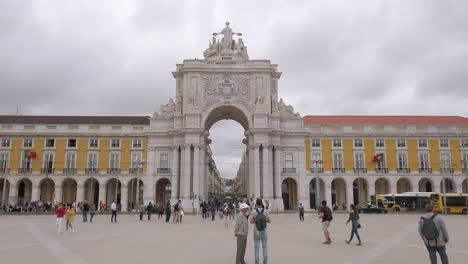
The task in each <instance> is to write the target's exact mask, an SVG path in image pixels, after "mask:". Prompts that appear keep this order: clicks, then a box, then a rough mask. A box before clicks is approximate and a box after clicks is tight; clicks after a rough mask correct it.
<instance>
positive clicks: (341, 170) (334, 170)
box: [332, 168, 346, 173]
mask: <svg viewBox="0 0 468 264" xmlns="http://www.w3.org/2000/svg"><path fill="white" fill-rule="evenodd" d="M332 172H333V173H345V172H346V170H345V168H333V169H332Z"/></svg>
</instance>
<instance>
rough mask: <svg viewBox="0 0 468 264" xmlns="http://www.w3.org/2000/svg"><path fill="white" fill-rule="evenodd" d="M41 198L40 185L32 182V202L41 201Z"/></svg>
mask: <svg viewBox="0 0 468 264" xmlns="http://www.w3.org/2000/svg"><path fill="white" fill-rule="evenodd" d="M40 196H41V189H40V188H39V185H37V184H35V183H34V182H32V185H31V201H39V199H40ZM0 198H1V197H0Z"/></svg>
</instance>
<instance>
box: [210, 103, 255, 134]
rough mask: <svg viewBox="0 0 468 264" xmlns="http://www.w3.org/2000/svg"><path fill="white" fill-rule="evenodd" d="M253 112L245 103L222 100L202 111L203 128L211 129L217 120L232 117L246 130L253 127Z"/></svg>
mask: <svg viewBox="0 0 468 264" xmlns="http://www.w3.org/2000/svg"><path fill="white" fill-rule="evenodd" d="M251 116H252V113H251V112H250V111H249V110H248V109H247V108H245V107H244V106H243V105H241V104H238V103H236V102H228V103H226V102H221V103H217V104H214V105H212V106H211V107H209V108H208V109H206V110H205V111H203V113H202V122H201V124H202V126H203V129H205V130H207V131H208V130H209V129H210V128H211V127H212V126H213V125H214V124H215V123H216V122H218V121H219V120H222V119H231V120H234V121H236V122H238V123H239V124H240V125H241V126H242V127H243V128H244V130H245V131H248V130H249V129H250V128H251V127H252V118H251Z"/></svg>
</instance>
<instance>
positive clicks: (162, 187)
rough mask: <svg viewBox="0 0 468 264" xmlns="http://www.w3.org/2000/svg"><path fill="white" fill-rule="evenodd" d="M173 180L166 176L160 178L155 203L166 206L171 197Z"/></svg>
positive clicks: (157, 183)
mask: <svg viewBox="0 0 468 264" xmlns="http://www.w3.org/2000/svg"><path fill="white" fill-rule="evenodd" d="M171 191H172V186H171V181H169V180H168V179H166V178H163V179H159V180H158V181H157V182H156V200H155V204H157V205H159V206H164V205H165V204H167V201H169V200H170V199H171Z"/></svg>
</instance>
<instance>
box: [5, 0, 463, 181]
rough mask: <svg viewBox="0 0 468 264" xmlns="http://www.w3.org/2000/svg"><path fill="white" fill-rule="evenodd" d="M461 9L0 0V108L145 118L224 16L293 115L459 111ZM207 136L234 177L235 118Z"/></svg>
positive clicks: (425, 4)
mask: <svg viewBox="0 0 468 264" xmlns="http://www.w3.org/2000/svg"><path fill="white" fill-rule="evenodd" d="M467 14H468V1H458V0H455V1H429V0H422V1H377V0H369V1H347V0H344V1H329V0H325V1H311V0H305V1H239V0H236V1H207V0H203V1H115V0H112V1H21V0H4V1H0V89H1V90H0V91H1V93H0V114H9V113H14V112H16V109H17V107H18V108H19V112H20V113H21V114H27V115H152V114H153V112H155V111H157V110H158V109H159V106H160V105H161V104H163V103H167V101H168V99H169V98H170V97H174V95H175V82H174V79H173V77H172V75H171V71H173V70H174V69H175V64H176V63H181V62H182V60H183V59H186V58H202V57H203V55H202V52H203V50H204V49H206V48H207V46H208V40H209V39H210V37H211V33H212V32H215V31H220V30H221V29H222V28H223V26H224V22H225V21H226V20H229V21H230V22H231V27H232V28H233V29H234V30H235V31H236V32H242V33H243V39H244V42H245V44H246V46H248V49H249V55H250V57H251V58H253V59H270V60H271V61H272V62H273V63H276V64H278V65H279V70H280V71H281V72H283V75H282V77H281V79H280V82H279V95H280V97H283V98H284V100H285V102H286V103H288V104H292V105H293V106H294V107H295V110H296V111H299V112H300V113H301V114H302V115H314V114H376V115H397V114H406V115H415V114H418V115H462V116H468V95H467V94H468V89H467V87H466V86H467V84H468V19H467ZM227 131H229V133H226V132H227ZM232 131H234V132H235V133H232ZM210 133H211V138H212V139H213V144H212V148H213V150H214V153H215V160H216V161H217V162H218V168H219V169H220V170H221V172H222V173H223V175H225V176H227V177H233V176H235V172H236V171H237V164H236V163H237V162H239V160H240V157H241V153H242V146H243V145H242V144H241V140H242V138H243V135H242V134H243V133H242V128H241V126H240V125H238V124H237V123H235V122H234V121H221V122H219V123H217V124H216V125H215V126H214V127H213V128H212V130H211V131H210ZM222 163H227V164H222Z"/></svg>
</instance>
